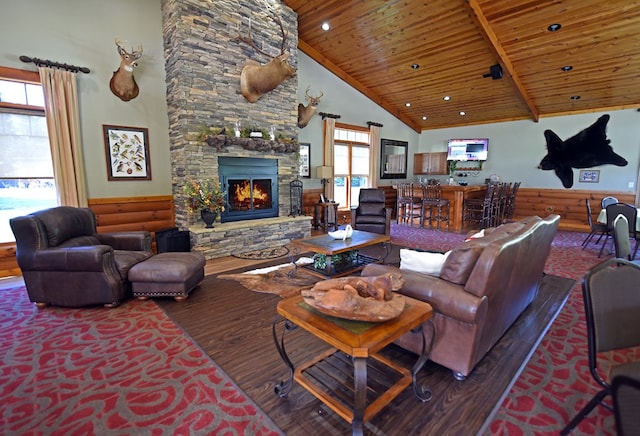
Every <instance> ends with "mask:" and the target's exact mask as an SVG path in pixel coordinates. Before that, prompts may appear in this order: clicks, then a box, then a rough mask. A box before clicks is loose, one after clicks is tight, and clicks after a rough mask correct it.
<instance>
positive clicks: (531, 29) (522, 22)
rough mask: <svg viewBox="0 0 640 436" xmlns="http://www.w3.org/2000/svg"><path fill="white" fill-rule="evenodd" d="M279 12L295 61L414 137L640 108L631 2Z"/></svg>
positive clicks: (304, 4) (639, 6) (308, 4)
mask: <svg viewBox="0 0 640 436" xmlns="http://www.w3.org/2000/svg"><path fill="white" fill-rule="evenodd" d="M284 2H285V3H286V4H287V5H288V6H289V7H291V8H292V9H293V10H294V11H296V12H297V14H298V38H299V40H298V48H299V49H300V50H302V51H303V52H304V53H306V54H307V55H309V56H310V57H311V58H313V59H315V60H316V61H317V62H319V63H320V64H322V65H323V66H324V67H326V68H327V69H329V70H330V71H332V72H333V73H334V74H336V75H337V76H338V77H340V78H341V79H342V80H344V81H345V82H347V83H349V84H350V85H351V86H353V87H354V88H356V89H358V90H359V91H360V92H362V93H363V94H365V95H366V96H368V97H369V98H371V99H372V100H373V101H375V102H376V103H377V104H379V105H380V106H382V107H383V108H385V109H386V110H387V111H389V112H390V113H392V114H393V115H395V116H396V117H397V118H399V119H400V120H402V121H403V122H404V123H406V124H407V125H408V126H410V127H411V128H413V129H414V130H416V131H418V132H420V131H422V130H426V129H436V128H443V127H454V126H462V125H472V124H482V123H494V122H500V121H508V120H520V119H531V120H534V121H537V120H539V119H540V118H542V117H551V116H557V115H566V114H575V113H585V112H596V111H605V110H617V109H626V108H635V107H640V0H546V1H542V0H435V1H428V0H421V1H418V0H390V1H389V0H366V1H365V0H359V1H355V0H353V1H352V0H322V1H315V0H314V1H308V0H284ZM325 22H326V23H328V24H329V25H330V26H331V27H330V29H329V30H328V31H325V30H323V29H322V28H321V25H322V24H323V23H325ZM553 24H560V25H561V27H560V29H559V30H556V31H550V30H549V26H551V25H553ZM412 65H414V67H412ZM415 65H417V66H418V67H417V68H415ZM492 65H500V67H501V69H502V73H503V77H502V78H501V79H497V80H494V79H493V78H492V77H491V76H489V77H483V75H489V73H490V67H491V66H492ZM563 67H565V69H569V68H568V67H571V68H570V69H569V70H568V71H564V70H563ZM445 96H449V97H450V100H448V101H445V100H444V98H445ZM407 104H410V106H407ZM461 112H464V115H461V114H460V113H461Z"/></svg>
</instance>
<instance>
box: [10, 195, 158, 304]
mask: <svg viewBox="0 0 640 436" xmlns="http://www.w3.org/2000/svg"><path fill="white" fill-rule="evenodd" d="M9 222H10V225H11V229H12V230H13V234H14V235H15V238H16V259H17V261H18V265H19V266H20V269H21V270H22V274H23V277H24V282H25V285H26V287H27V293H28V294H29V299H30V300H31V301H33V302H35V303H36V304H37V305H38V306H45V305H47V304H52V305H56V306H68V307H80V306H88V305H95V304H103V305H105V306H107V307H114V306H117V305H118V304H119V303H120V302H121V301H122V300H124V299H125V298H128V297H129V296H130V295H131V284H130V282H129V280H128V277H127V276H128V273H129V269H131V267H132V266H133V265H135V264H137V263H139V262H142V261H144V260H145V259H148V258H149V257H151V256H152V255H153V252H152V251H151V233H150V232H148V231H133V232H117V233H103V234H98V233H97V230H96V218H95V214H94V213H93V211H92V210H91V209H89V208H76V207H69V206H60V207H54V208H51V209H45V210H42V211H38V212H34V213H32V214H30V215H26V216H20V217H16V218H12V219H11V220H9Z"/></svg>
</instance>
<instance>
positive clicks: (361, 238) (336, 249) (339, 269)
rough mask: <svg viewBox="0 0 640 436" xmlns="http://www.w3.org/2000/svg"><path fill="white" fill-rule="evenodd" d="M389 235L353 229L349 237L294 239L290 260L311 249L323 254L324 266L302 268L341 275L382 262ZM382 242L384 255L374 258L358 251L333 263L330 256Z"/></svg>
mask: <svg viewBox="0 0 640 436" xmlns="http://www.w3.org/2000/svg"><path fill="white" fill-rule="evenodd" d="M390 242H391V237H390V236H389V235H380V234H378V233H370V232H363V231H360V230H354V231H353V234H352V235H351V237H350V238H347V239H345V240H342V239H334V238H332V237H331V236H329V235H319V236H311V237H310V238H304V239H294V240H293V241H291V245H292V247H293V252H292V253H291V262H292V263H294V264H295V261H294V257H295V256H296V255H297V254H299V253H300V252H302V251H311V252H313V253H319V254H324V255H325V256H326V258H327V262H326V266H325V267H324V268H316V267H314V266H313V264H309V265H305V266H304V267H303V268H306V269H308V270H309V271H310V272H311V273H314V274H316V275H318V276H320V277H322V278H327V277H341V276H346V275H349V274H353V273H354V272H356V271H360V270H361V269H362V268H364V266H365V265H367V264H369V263H375V262H382V261H383V260H384V258H385V257H386V255H388V254H389V251H390ZM376 244H384V245H385V250H386V253H385V256H384V257H382V258H375V257H371V256H366V255H363V254H360V253H358V254H357V256H355V255H354V258H353V260H351V261H348V262H344V263H342V264H335V263H334V262H333V261H332V259H331V257H332V256H334V255H338V254H343V253H349V252H353V251H354V250H358V249H360V248H364V247H369V246H371V245H376Z"/></svg>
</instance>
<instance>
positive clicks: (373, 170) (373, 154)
mask: <svg viewBox="0 0 640 436" xmlns="http://www.w3.org/2000/svg"><path fill="white" fill-rule="evenodd" d="M369 174H371V178H370V179H371V180H370V182H369V185H370V187H371V188H377V187H378V180H379V178H380V127H378V126H374V125H373V124H371V125H369Z"/></svg>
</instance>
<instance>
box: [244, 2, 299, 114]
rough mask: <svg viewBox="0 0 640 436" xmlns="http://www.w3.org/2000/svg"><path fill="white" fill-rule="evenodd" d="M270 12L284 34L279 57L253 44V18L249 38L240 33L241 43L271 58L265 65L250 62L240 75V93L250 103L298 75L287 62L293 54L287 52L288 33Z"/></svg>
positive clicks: (270, 11)
mask: <svg viewBox="0 0 640 436" xmlns="http://www.w3.org/2000/svg"><path fill="white" fill-rule="evenodd" d="M268 10H269V15H270V16H271V18H272V19H273V21H275V22H276V24H277V25H278V26H279V27H280V32H281V33H282V44H281V46H280V54H279V55H278V56H275V57H273V56H271V55H269V54H268V53H265V52H264V51H262V50H261V49H259V48H258V47H257V46H256V44H255V43H254V42H253V38H252V37H251V17H249V33H248V36H242V35H241V34H240V31H238V39H239V40H240V41H242V42H244V43H246V44H248V45H249V46H251V47H253V49H254V50H255V51H257V52H258V53H260V54H262V55H263V56H266V57H268V58H271V61H269V62H268V63H266V64H264V65H260V64H258V63H257V62H255V61H250V62H251V63H248V64H247V65H245V66H244V68H243V69H242V73H241V74H240V92H241V93H242V95H243V96H244V98H246V99H247V101H248V102H249V103H255V102H256V101H258V99H259V98H260V97H262V95H263V94H266V93H267V92H270V91H272V90H274V89H275V88H276V87H277V86H278V85H280V84H281V83H282V82H284V81H285V80H286V79H288V78H289V77H293V76H294V75H295V73H296V69H295V68H293V67H292V66H291V65H289V62H288V61H287V59H288V58H289V56H290V55H291V54H290V53H286V52H285V45H286V43H287V36H288V33H287V32H285V30H284V27H283V26H282V20H280V17H279V16H278V15H276V14H275V12H274V11H273V10H272V9H271V8H268Z"/></svg>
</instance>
